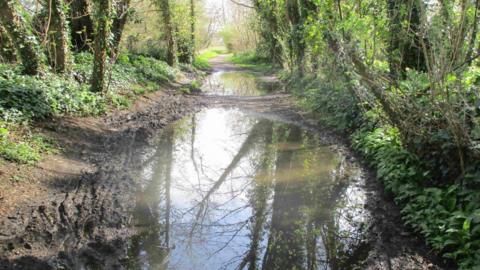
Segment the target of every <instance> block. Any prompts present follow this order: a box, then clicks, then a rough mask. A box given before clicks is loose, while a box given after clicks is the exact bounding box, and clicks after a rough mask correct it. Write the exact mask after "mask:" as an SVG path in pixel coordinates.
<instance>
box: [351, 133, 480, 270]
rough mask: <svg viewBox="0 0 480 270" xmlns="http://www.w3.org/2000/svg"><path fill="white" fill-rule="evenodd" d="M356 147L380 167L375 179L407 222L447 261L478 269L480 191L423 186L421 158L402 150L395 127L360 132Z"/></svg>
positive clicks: (424, 178) (462, 266) (425, 176)
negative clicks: (382, 185)
mask: <svg viewBox="0 0 480 270" xmlns="http://www.w3.org/2000/svg"><path fill="white" fill-rule="evenodd" d="M353 145H354V147H355V148H356V149H357V150H359V151H361V152H362V154H363V155H364V157H365V158H366V159H367V161H368V163H369V164H370V165H371V166H373V167H374V168H376V170H377V178H378V179H379V180H380V181H382V182H383V184H384V185H385V188H386V189H387V191H389V192H391V193H392V194H393V195H394V197H395V202H396V203H397V204H398V205H400V206H402V207H403V208H402V211H401V212H402V215H403V219H404V220H405V223H406V224H408V225H409V226H411V227H412V228H413V229H414V230H415V231H417V232H419V233H421V234H422V235H424V236H425V239H426V241H427V243H428V244H429V245H430V246H431V247H433V248H434V249H435V250H436V251H439V252H442V253H443V256H444V257H445V258H450V259H453V260H455V261H456V262H458V263H459V266H460V267H461V268H462V269H472V268H473V267H475V266H478V265H479V262H480V253H479V252H478V251H479V250H480V192H479V191H478V190H475V189H470V188H468V187H462V186H460V185H458V184H453V185H449V186H445V187H441V188H439V187H425V186H424V185H423V183H425V182H426V181H427V180H428V179H429V177H430V173H429V172H428V171H425V170H424V169H423V167H422V162H421V161H420V160H419V159H418V158H417V157H415V156H414V155H412V154H410V153H409V152H408V151H406V150H405V149H403V147H402V145H401V143H400V139H399V132H398V130H396V129H395V128H391V127H382V128H377V129H374V130H373V131H368V130H359V131H357V132H356V133H355V134H354V135H353ZM471 177H473V176H471ZM476 177H478V175H476ZM475 179H476V178H475ZM477 181H478V180H477Z"/></svg>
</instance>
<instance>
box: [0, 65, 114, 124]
mask: <svg viewBox="0 0 480 270" xmlns="http://www.w3.org/2000/svg"><path fill="white" fill-rule="evenodd" d="M0 107H1V108H2V110H3V111H4V112H5V111H8V110H14V111H18V112H20V113H21V114H22V115H23V117H24V118H25V119H32V118H34V119H38V118H45V117H49V116H53V115H62V114H73V115H87V114H100V113H102V112H104V111H105V104H104V102H103V98H102V96H101V95H100V94H96V93H92V92H90V91H89V88H88V86H86V85H80V84H78V83H77V82H75V81H73V80H69V79H66V78H64V77H61V76H58V75H55V74H46V75H45V77H36V76H27V75H21V74H19V73H17V72H15V71H13V70H12V69H10V67H9V66H7V65H0Z"/></svg>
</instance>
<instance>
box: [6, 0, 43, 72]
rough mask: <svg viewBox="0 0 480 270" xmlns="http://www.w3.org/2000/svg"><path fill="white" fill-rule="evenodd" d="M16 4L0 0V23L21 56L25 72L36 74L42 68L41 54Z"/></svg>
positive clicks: (9, 0)
mask: <svg viewBox="0 0 480 270" xmlns="http://www.w3.org/2000/svg"><path fill="white" fill-rule="evenodd" d="M16 4H17V2H16V1H13V0H0V23H1V24H2V25H3V26H4V27H5V29H6V31H7V33H8V35H9V36H10V38H11V39H12V42H13V44H14V46H15V48H16V51H17V54H18V55H19V56H20V59H21V61H22V65H23V72H24V73H25V74H28V75H36V74H38V72H39V70H40V54H39V52H38V50H37V49H36V43H35V38H34V36H33V35H32V34H31V33H29V31H28V29H27V27H26V26H25V24H24V22H23V18H22V17H21V16H20V14H18V12H17V10H16V9H15V5H16Z"/></svg>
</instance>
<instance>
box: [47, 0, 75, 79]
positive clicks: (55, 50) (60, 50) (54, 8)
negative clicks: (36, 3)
mask: <svg viewBox="0 0 480 270" xmlns="http://www.w3.org/2000/svg"><path fill="white" fill-rule="evenodd" d="M48 3H49V12H51V22H50V26H49V27H48V29H49V33H47V34H48V35H51V37H50V53H51V54H53V55H50V65H51V66H52V68H53V69H54V70H55V71H56V72H59V73H64V72H66V71H67V70H68V69H69V68H70V65H71V60H72V58H71V53H70V38H69V36H68V25H67V19H66V16H65V13H64V12H63V6H64V3H63V0H48ZM50 33H51V34H50Z"/></svg>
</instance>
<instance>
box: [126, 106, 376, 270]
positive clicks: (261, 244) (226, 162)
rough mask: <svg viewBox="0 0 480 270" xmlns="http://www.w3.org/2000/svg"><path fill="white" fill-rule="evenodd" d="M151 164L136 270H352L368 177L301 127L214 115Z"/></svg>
mask: <svg viewBox="0 0 480 270" xmlns="http://www.w3.org/2000/svg"><path fill="white" fill-rule="evenodd" d="M157 145H158V147H157V149H155V151H152V153H151V154H150V155H146V156H145V157H144V159H145V162H146V165H145V169H144V174H143V175H142V178H143V183H144V184H143V185H142V187H141V188H139V192H138V203H137V209H136V211H135V213H136V221H137V224H138V227H139V230H140V233H139V234H138V235H137V236H136V237H135V238H133V239H132V246H131V250H130V254H131V256H132V258H135V259H132V262H130V263H129V265H130V266H131V268H136V269H249V270H253V269H266V270H268V269H309V270H310V269H348V268H349V262H350V260H351V258H352V256H357V254H358V253H357V252H356V250H357V249H358V248H360V247H361V245H360V242H361V239H362V238H361V236H362V235H361V224H362V222H363V221H364V219H365V218H366V213H365V210H363V202H364V198H363V196H364V192H363V190H362V189H361V186H360V184H361V181H360V180H361V179H360V178H361V175H360V172H359V170H358V169H356V168H355V167H354V166H353V165H352V164H349V163H348V162H347V161H346V160H345V158H344V157H342V155H340V154H338V153H334V152H333V151H332V150H331V147H328V146H324V145H322V144H321V142H320V140H319V139H318V138H317V137H315V136H314V135H313V134H312V133H310V132H308V131H306V130H303V129H301V128H299V127H297V126H295V125H289V124H282V123H278V122H274V121H270V120H266V119H259V118H256V117H251V116H247V115H245V114H243V113H241V112H239V111H235V110H222V109H209V110H206V111H204V112H201V113H199V114H197V115H195V116H194V117H192V118H189V119H186V120H184V121H181V122H180V123H178V124H176V125H175V126H173V127H171V128H170V129H168V130H166V131H165V132H163V134H162V135H161V136H160V139H159V141H158V144H157Z"/></svg>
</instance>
